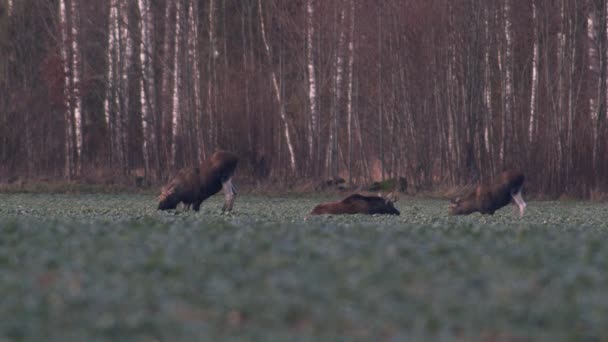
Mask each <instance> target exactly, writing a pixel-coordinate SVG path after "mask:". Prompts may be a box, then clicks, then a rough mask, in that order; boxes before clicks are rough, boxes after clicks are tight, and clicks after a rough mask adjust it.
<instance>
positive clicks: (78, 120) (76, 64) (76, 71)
mask: <svg viewBox="0 0 608 342" xmlns="http://www.w3.org/2000/svg"><path fill="white" fill-rule="evenodd" d="M76 1H78V0H72V1H71V6H70V7H71V8H70V11H71V14H72V28H71V29H72V51H71V53H72V96H73V97H74V98H73V100H72V102H73V106H74V109H73V115H74V131H75V138H76V167H75V170H74V171H75V173H76V175H77V176H79V175H80V173H81V171H82V139H83V137H82V97H81V96H80V91H79V84H80V49H79V47H78V39H79V36H78V27H79V25H80V23H79V18H80V15H79V13H78V9H77V8H76Z"/></svg>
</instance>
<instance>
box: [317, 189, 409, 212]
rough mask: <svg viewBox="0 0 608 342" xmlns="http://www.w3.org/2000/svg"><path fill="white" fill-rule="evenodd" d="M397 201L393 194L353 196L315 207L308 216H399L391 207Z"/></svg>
mask: <svg viewBox="0 0 608 342" xmlns="http://www.w3.org/2000/svg"><path fill="white" fill-rule="evenodd" d="M396 201H397V197H396V196H395V194H394V193H392V194H391V195H389V196H387V197H386V198H385V197H381V196H363V195H359V194H354V195H350V196H348V197H346V198H345V199H343V200H342V201H338V202H327V203H321V204H319V205H317V206H316V207H315V208H314V209H313V210H312V211H311V212H310V214H309V215H323V214H333V215H339V214H367V215H373V214H387V215H399V214H400V213H399V210H397V209H396V208H395V206H394V205H393V203H394V202H396Z"/></svg>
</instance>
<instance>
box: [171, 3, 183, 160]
mask: <svg viewBox="0 0 608 342" xmlns="http://www.w3.org/2000/svg"><path fill="white" fill-rule="evenodd" d="M181 7H182V6H181V0H177V1H176V3H175V37H174V42H173V43H174V51H175V53H174V56H173V101H172V102H173V108H172V109H171V136H172V139H171V169H172V170H175V169H176V168H177V136H178V132H179V127H178V126H179V124H180V121H181V118H180V115H181V113H180V110H181V107H180V104H181V103H180V98H179V95H180V93H179V91H180V81H181V75H180V74H181V68H180V55H181V53H182V49H181V47H180V43H179V42H180V38H181V35H182V29H181V23H180V21H181Z"/></svg>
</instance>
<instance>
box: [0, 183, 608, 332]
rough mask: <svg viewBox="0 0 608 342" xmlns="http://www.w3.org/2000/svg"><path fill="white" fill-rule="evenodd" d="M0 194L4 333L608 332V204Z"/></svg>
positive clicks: (0, 313)
mask: <svg viewBox="0 0 608 342" xmlns="http://www.w3.org/2000/svg"><path fill="white" fill-rule="evenodd" d="M328 199H330V198H311V197H259V196H240V197H238V198H237V201H236V204H235V210H234V213H233V214H232V215H229V216H222V215H220V213H219V211H220V207H221V200H222V198H221V196H216V197H215V198H213V199H211V200H209V201H207V202H205V203H204V204H203V208H202V209H201V211H200V212H199V213H195V212H183V211H180V210H178V211H177V212H157V211H156V210H155V204H156V203H155V201H154V198H153V196H143V195H35V194H0V294H1V295H2V300H1V301H0V317H1V319H0V333H1V335H0V340H2V341H4V340H8V341H12V340H15V341H20V340H27V341H31V340H37V341H49V340H52V341H71V340H76V341H95V340H108V339H111V340H125V341H156V340H163V341H164V340H172V341H195V340H207V341H217V340H224V339H230V340H239V341H240V340H243V339H247V340H260V341H274V340H277V341H291V340H293V338H294V337H296V336H297V337H298V338H299V339H300V340H313V341H317V340H344V339H349V340H350V339H352V340H395V341H405V340H415V341H423V340H448V341H451V340H462V341H470V340H487V341H494V340H502V341H511V340H533V341H538V340H546V341H554V340H591V341H595V340H607V339H608V272H607V271H608V244H607V243H606V242H607V241H608V206H607V205H606V204H602V203H588V202H529V203H528V211H527V212H526V216H525V217H524V218H523V219H519V218H516V217H515V216H514V215H513V214H512V212H511V210H510V208H505V209H502V210H500V211H499V212H498V213H497V214H496V215H494V216H481V215H479V214H474V215H471V216H467V217H449V216H447V202H445V201H440V200H427V199H417V198H404V199H402V200H401V201H400V202H398V203H397V207H398V209H399V210H401V216H399V217H394V216H383V217H382V216H361V215H353V216H340V217H337V216H334V217H314V218H312V219H310V220H307V221H305V220H303V217H304V216H305V215H306V214H307V213H308V212H309V211H310V209H311V208H312V207H313V206H314V205H315V204H317V203H319V202H320V201H324V200H328Z"/></svg>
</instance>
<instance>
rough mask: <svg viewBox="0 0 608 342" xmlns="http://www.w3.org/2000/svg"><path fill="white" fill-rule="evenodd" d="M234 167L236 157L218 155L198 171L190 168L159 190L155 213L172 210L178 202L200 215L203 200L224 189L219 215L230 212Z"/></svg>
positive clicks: (213, 156) (233, 191) (232, 203)
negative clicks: (222, 203) (191, 206)
mask: <svg viewBox="0 0 608 342" xmlns="http://www.w3.org/2000/svg"><path fill="white" fill-rule="evenodd" d="M237 163H238V158H237V157H236V155H234V154H232V153H230V152H226V151H217V152H215V153H214V154H213V155H212V156H211V158H209V159H208V160H206V161H205V162H204V163H203V165H202V166H201V167H200V168H198V167H190V168H184V169H182V170H180V171H179V172H178V173H177V175H175V177H174V178H173V179H172V180H171V182H169V184H167V185H166V186H164V187H163V188H162V189H161V194H160V196H159V197H158V200H159V203H158V209H159V210H167V209H175V208H176V207H177V205H178V204H179V203H180V202H183V203H184V205H185V206H186V208H187V209H189V208H190V205H193V209H194V210H195V211H199V209H200V207H201V203H203V201H204V200H206V199H207V198H209V197H211V196H212V195H215V194H216V193H218V192H219V191H220V190H222V189H223V190H224V196H225V200H224V206H223V207H222V213H223V212H225V211H226V210H227V211H228V212H230V211H232V206H233V205H234V197H235V196H236V189H235V187H234V185H233V184H232V175H233V174H234V170H235V169H236V165H237Z"/></svg>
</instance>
